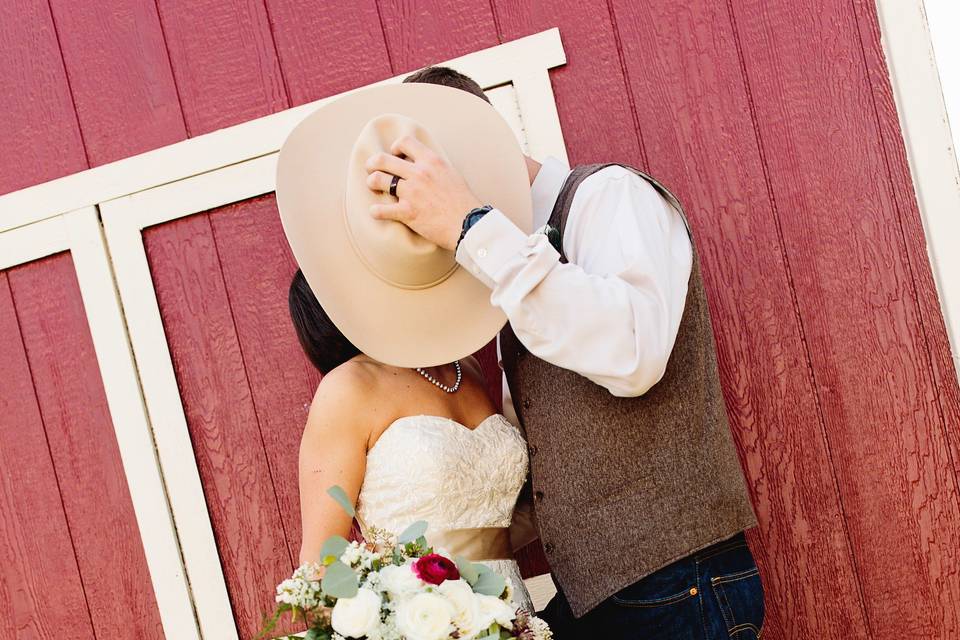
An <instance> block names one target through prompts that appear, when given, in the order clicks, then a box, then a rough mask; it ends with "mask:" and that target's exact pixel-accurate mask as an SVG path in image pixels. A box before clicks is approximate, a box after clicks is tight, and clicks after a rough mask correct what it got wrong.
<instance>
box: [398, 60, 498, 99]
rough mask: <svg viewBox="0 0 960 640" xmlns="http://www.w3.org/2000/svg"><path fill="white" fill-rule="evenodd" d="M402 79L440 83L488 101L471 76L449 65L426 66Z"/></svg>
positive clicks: (405, 80)
mask: <svg viewBox="0 0 960 640" xmlns="http://www.w3.org/2000/svg"><path fill="white" fill-rule="evenodd" d="M403 81H404V82H422V83H425V84H440V85H443V86H445V87H453V88H454V89H460V90H461V91H466V92H467V93H472V94H473V95H475V96H477V97H478V98H483V99H484V100H486V101H487V102H488V103H489V102H490V98H488V97H487V94H485V93H484V92H483V89H481V88H480V85H479V84H477V82H476V81H475V80H474V79H473V78H471V77H470V76H465V75H463V74H462V73H460V72H459V71H456V70H455V69H451V68H450V67H427V68H425V69H420V71H417V72H416V73H411V74H410V75H408V76H407V77H406V78H404V79H403Z"/></svg>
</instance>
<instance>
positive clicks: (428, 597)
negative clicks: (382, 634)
mask: <svg viewBox="0 0 960 640" xmlns="http://www.w3.org/2000/svg"><path fill="white" fill-rule="evenodd" d="M453 616H454V609H453V605H452V604H450V602H449V601H448V600H447V599H446V598H444V597H443V596H441V595H439V594H437V593H429V592H426V593H420V594H417V595H415V596H413V597H412V598H410V599H409V600H405V601H403V602H401V603H400V605H399V606H398V607H397V629H398V630H399V631H400V633H401V634H403V636H404V637H405V638H407V640H443V639H444V638H449V637H450V634H451V632H452V631H453Z"/></svg>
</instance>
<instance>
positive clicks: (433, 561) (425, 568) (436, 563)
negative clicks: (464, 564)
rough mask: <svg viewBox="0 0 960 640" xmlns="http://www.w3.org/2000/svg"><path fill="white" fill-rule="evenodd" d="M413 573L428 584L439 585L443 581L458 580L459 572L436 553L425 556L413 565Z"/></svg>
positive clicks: (447, 560) (453, 565)
mask: <svg viewBox="0 0 960 640" xmlns="http://www.w3.org/2000/svg"><path fill="white" fill-rule="evenodd" d="M413 572H414V573H415V574H417V577H418V578H420V579H421V580H423V581H424V582H428V583H430V584H440V583H441V582H443V581H444V580H459V579H460V571H459V570H458V569H457V565H455V564H454V563H453V561H452V560H450V559H449V558H444V557H443V556H441V555H439V554H437V553H431V554H429V555H425V556H423V557H422V558H420V559H419V560H417V561H416V562H414V563H413Z"/></svg>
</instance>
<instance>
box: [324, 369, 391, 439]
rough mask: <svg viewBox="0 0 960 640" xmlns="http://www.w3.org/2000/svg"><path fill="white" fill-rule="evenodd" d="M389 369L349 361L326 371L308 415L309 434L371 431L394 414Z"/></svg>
mask: <svg viewBox="0 0 960 640" xmlns="http://www.w3.org/2000/svg"><path fill="white" fill-rule="evenodd" d="M394 377H395V376H394V374H393V373H392V372H391V371H390V368H389V367H385V366H384V365H381V364H379V363H376V362H371V361H367V360H361V359H353V360H348V361H347V362H345V363H343V364H341V365H340V366H338V367H337V368H335V369H332V370H331V371H329V372H327V374H326V375H324V376H323V378H322V379H321V380H320V384H318V385H317V390H316V392H315V393H314V395H313V401H312V402H311V403H310V412H309V414H308V416H307V425H306V430H307V432H316V431H326V430H328V429H336V430H337V431H339V432H344V431H356V430H360V431H362V432H366V431H369V430H370V428H371V425H375V424H378V423H379V422H380V421H381V419H382V418H383V416H384V415H388V414H390V413H392V408H391V406H390V401H391V398H395V397H396V394H394V393H389V390H390V386H391V385H392V384H394V382H393V379H394Z"/></svg>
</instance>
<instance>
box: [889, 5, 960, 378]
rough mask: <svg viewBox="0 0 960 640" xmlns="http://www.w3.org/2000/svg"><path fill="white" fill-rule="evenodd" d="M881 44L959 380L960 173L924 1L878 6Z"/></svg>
mask: <svg viewBox="0 0 960 640" xmlns="http://www.w3.org/2000/svg"><path fill="white" fill-rule="evenodd" d="M877 13H878V15H879V18H880V28H881V31H882V38H881V41H882V43H883V49H884V52H885V53H886V58H887V65H888V67H889V69H890V80H891V83H892V84H893V95H894V99H895V100H896V103H897V113H898V115H899V117H900V128H901V129H902V130H903V139H904V143H905V144H906V149H907V158H908V160H909V163H910V173H911V175H912V178H913V184H914V189H915V190H916V194H917V203H918V205H919V207H920V215H921V217H922V219H923V227H924V231H925V235H926V241H927V253H928V255H929V258H930V265H931V267H932V268H933V276H934V279H935V281H936V284H937V292H938V294H939V296H940V306H941V309H942V310H943V319H944V322H946V325H947V332H948V333H949V336H950V346H951V350H952V352H953V361H954V367H955V369H956V370H957V374H958V376H960V250H958V249H957V247H958V246H960V173H958V169H957V156H956V150H955V149H954V147H953V142H952V139H951V136H950V124H949V122H948V120H947V111H946V108H945V106H944V103H943V93H942V91H941V89H940V76H939V74H938V72H937V64H936V60H935V59H934V55H933V45H932V43H931V41H930V31H929V28H928V26H927V19H926V15H925V14H924V10H923V1H922V0H877Z"/></svg>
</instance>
